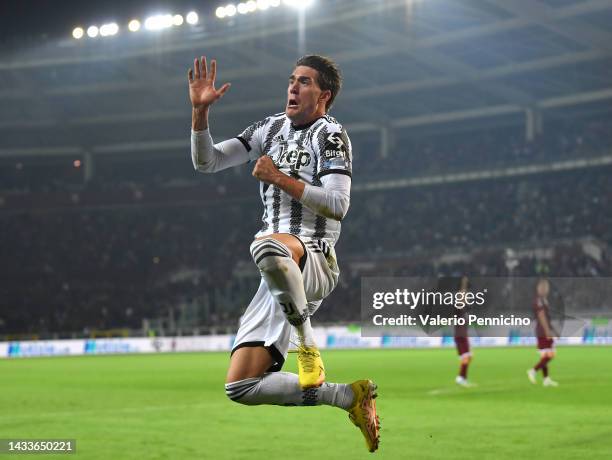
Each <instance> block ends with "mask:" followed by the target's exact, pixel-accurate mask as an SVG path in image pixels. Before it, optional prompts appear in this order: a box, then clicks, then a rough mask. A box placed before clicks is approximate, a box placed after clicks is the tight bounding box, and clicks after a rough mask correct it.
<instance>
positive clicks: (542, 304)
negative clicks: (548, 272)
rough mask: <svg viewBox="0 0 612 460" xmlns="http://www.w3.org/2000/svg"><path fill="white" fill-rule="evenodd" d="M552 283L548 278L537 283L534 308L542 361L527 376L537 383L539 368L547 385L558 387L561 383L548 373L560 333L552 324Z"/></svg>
mask: <svg viewBox="0 0 612 460" xmlns="http://www.w3.org/2000/svg"><path fill="white" fill-rule="evenodd" d="M549 292H550V284H549V282H548V280H547V279H544V278H542V279H540V280H539V281H538V283H537V285H536V298H535V301H534V304H533V309H534V312H535V315H536V337H537V339H538V349H539V350H540V361H538V363H537V364H536V365H535V366H534V367H533V368H532V369H529V370H528V371H527V378H529V381H530V382H531V383H533V384H535V383H537V380H536V375H537V373H538V371H539V370H541V371H542V375H544V382H543V384H544V386H545V387H556V386H558V385H559V384H558V383H557V382H555V381H554V380H552V379H551V378H550V377H549V375H548V363H549V362H550V361H551V360H552V359H553V358H554V357H555V339H554V337H555V336H558V334H557V333H556V332H555V330H554V329H553V327H552V325H551V324H550V308H549V305H548V293H549Z"/></svg>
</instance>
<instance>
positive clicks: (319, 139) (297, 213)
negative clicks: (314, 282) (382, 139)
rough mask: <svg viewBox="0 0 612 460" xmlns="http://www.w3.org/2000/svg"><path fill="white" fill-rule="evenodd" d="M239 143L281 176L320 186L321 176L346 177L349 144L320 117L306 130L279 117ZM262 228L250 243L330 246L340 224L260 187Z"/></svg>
mask: <svg viewBox="0 0 612 460" xmlns="http://www.w3.org/2000/svg"><path fill="white" fill-rule="evenodd" d="M238 139H239V140H240V141H241V142H242V143H243V145H244V146H245V147H246V149H247V150H248V152H249V157H250V159H251V160H253V161H255V160H257V158H259V157H260V156H262V155H268V156H270V157H271V158H272V160H273V161H274V164H275V165H276V167H278V168H279V169H280V170H281V171H282V172H284V173H285V174H287V175H289V176H291V177H294V178H296V179H300V180H302V181H303V182H306V183H308V184H311V185H313V186H321V177H323V176H325V175H326V174H345V175H347V176H349V177H350V176H351V170H352V152H351V141H350V140H349V138H348V135H347V134H346V131H345V130H344V128H342V125H340V123H338V122H337V121H336V120H335V119H334V118H332V117H330V116H328V115H325V116H323V117H321V118H318V119H317V120H315V121H313V122H312V123H309V124H308V125H306V126H294V125H293V124H292V123H291V121H290V120H289V118H287V116H286V115H285V114H284V113H279V114H276V115H273V116H270V117H268V118H266V119H264V120H262V121H258V122H256V123H253V124H252V125H251V126H249V127H248V128H247V129H245V130H244V131H243V132H242V133H241V134H240V135H239V136H238ZM260 195H261V200H262V202H263V205H264V213H263V217H262V221H263V226H262V228H261V230H260V231H259V232H258V233H257V234H256V235H255V237H260V236H265V235H269V234H272V233H290V234H293V235H298V236H302V237H306V238H317V239H322V240H326V241H327V242H328V243H330V244H331V245H334V244H335V243H336V241H337V240H338V237H339V236H340V222H338V221H336V220H334V219H329V218H326V217H323V216H319V215H317V214H315V213H314V212H313V211H311V210H310V209H308V208H307V207H306V206H303V205H302V204H301V203H300V202H299V201H297V200H295V199H293V198H292V197H291V196H289V195H288V194H286V193H285V192H283V191H282V190H281V189H280V188H278V187H276V186H274V185H269V184H265V183H263V182H262V183H261V184H260Z"/></svg>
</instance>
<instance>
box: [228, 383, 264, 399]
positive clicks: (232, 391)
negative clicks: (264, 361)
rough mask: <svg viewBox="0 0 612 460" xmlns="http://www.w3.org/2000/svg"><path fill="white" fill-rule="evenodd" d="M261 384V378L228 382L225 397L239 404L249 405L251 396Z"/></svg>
mask: <svg viewBox="0 0 612 460" xmlns="http://www.w3.org/2000/svg"><path fill="white" fill-rule="evenodd" d="M259 382H261V378H260V377H252V378H248V379H243V380H237V381H235V382H228V383H226V384H225V395H226V396H227V397H228V398H229V399H231V400H232V401H234V402H237V403H239V404H249V401H250V398H249V395H251V394H252V393H254V392H255V391H256V388H257V385H258V384H259Z"/></svg>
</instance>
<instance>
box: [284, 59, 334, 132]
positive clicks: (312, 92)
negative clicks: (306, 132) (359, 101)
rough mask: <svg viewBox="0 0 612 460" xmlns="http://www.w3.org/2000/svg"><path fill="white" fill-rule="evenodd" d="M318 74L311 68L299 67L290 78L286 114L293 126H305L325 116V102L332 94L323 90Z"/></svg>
mask: <svg viewBox="0 0 612 460" xmlns="http://www.w3.org/2000/svg"><path fill="white" fill-rule="evenodd" d="M318 74H319V72H317V71H316V70H315V69H313V68H311V67H306V66H297V67H296V68H295V69H294V70H293V73H292V74H291V76H290V77H289V87H288V88H287V107H286V108H285V113H286V114H287V117H289V119H290V120H291V121H292V122H293V124H296V125H304V124H307V123H310V122H311V121H313V120H314V119H316V118H318V117H320V116H322V115H324V114H325V101H326V100H327V99H328V97H329V95H331V93H330V92H329V91H322V90H321V88H320V87H319V84H318V83H317V76H318Z"/></svg>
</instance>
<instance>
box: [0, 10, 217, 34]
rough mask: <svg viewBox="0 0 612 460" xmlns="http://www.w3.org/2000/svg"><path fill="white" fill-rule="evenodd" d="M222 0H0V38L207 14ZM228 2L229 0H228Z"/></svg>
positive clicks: (69, 31) (59, 32)
mask: <svg viewBox="0 0 612 460" xmlns="http://www.w3.org/2000/svg"><path fill="white" fill-rule="evenodd" d="M223 3H224V2H223V1H221V0H217V1H215V0H95V1H94V0H0V41H9V40H10V41H12V40H14V39H20V38H26V37H33V38H37V37H41V36H43V35H46V36H48V37H49V38H67V37H69V36H70V34H71V33H72V29H73V28H74V27H75V26H77V25H82V26H85V27H87V25H91V24H100V23H103V22H110V21H117V22H118V23H124V22H127V21H129V20H130V19H131V18H132V17H138V18H144V17H146V16H148V15H149V14H152V13H157V12H166V11H167V12H176V13H183V14H184V13H186V12H187V11H188V10H190V9H194V10H196V11H198V12H199V13H200V14H205V13H207V12H210V11H211V10H212V11H214V8H216V7H217V6H218V5H220V4H223ZM226 3H227V2H226Z"/></svg>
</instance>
